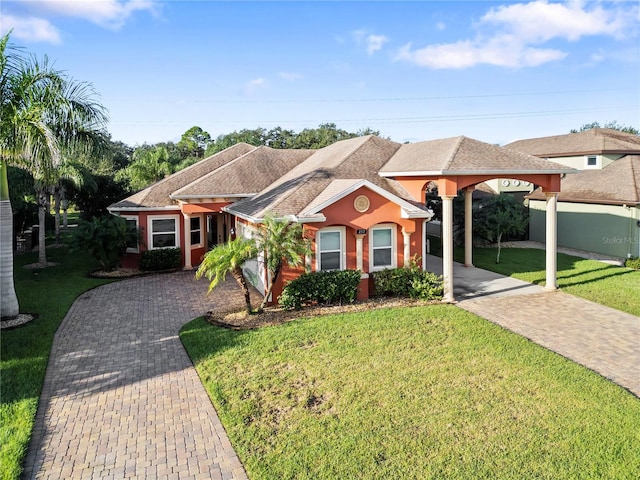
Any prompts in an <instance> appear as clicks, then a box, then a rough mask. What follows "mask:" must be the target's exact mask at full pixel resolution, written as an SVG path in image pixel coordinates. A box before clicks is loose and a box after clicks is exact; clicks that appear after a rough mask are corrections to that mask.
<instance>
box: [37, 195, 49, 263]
mask: <svg viewBox="0 0 640 480" xmlns="http://www.w3.org/2000/svg"><path fill="white" fill-rule="evenodd" d="M47 197H48V193H47V190H46V188H41V189H40V191H39V192H38V263H39V264H40V265H41V266H43V267H45V266H46V265H47V248H46V245H45V240H44V238H45V235H44V228H45V226H44V224H45V217H46V213H47Z"/></svg>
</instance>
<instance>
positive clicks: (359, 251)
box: [356, 234, 364, 272]
mask: <svg viewBox="0 0 640 480" xmlns="http://www.w3.org/2000/svg"><path fill="white" fill-rule="evenodd" d="M363 238H364V235H360V234H356V268H357V269H358V270H360V271H361V272H364V268H363V267H364V260H363V247H362V245H363V242H362V239H363Z"/></svg>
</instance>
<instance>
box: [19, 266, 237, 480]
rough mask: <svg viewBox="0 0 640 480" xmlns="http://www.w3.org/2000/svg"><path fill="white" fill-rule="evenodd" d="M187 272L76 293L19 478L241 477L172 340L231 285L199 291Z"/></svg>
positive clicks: (232, 293)
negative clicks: (207, 292)
mask: <svg viewBox="0 0 640 480" xmlns="http://www.w3.org/2000/svg"><path fill="white" fill-rule="evenodd" d="M205 292H206V283H204V281H202V282H196V281H195V280H194V278H193V272H180V273H176V274H168V275H167V274H165V275H153V276H147V277H140V278H135V279H129V280H124V281H121V282H116V283H112V284H108V285H104V286H101V287H98V288H96V289H94V290H91V291H89V292H86V293H85V294H83V295H81V296H80V297H78V299H77V300H76V301H75V303H74V304H73V306H72V307H71V309H70V310H69V312H68V313H67V316H66V317H65V319H64V321H63V323H62V325H61V326H60V328H59V329H58V332H57V333H56V337H55V340H54V343H53V349H52V352H51V357H50V360H49V366H48V368H47V373H46V377H45V382H44V387H43V392H42V395H41V398H40V405H39V407H38V413H37V416H36V424H35V428H34V431H33V436H32V439H31V444H30V446H29V451H28V453H27V458H26V461H25V471H24V474H23V478H26V479H31V478H39V479H56V480H59V479H104V480H108V479H124V478H138V479H145V480H146V479H155V478H162V479H180V480H185V479H199V478H202V479H204V478H206V479H245V478H247V477H246V474H245V472H244V469H243V467H242V464H241V463H240V461H239V459H238V457H237V456H236V454H235V453H234V451H233V449H232V447H231V444H230V443H229V440H228V438H227V436H226V433H225V431H224V429H223V427H222V425H221V423H220V421H219V419H218V416H217V414H216V412H215V410H214V408H213V406H212V405H211V402H210V400H209V397H208V396H207V393H206V391H205V390H204V388H203V386H202V384H201V382H200V379H199V378H198V376H197V374H196V371H195V369H194V368H193V366H192V364H191V361H190V359H189V357H188V356H187V354H186V352H185V350H184V348H183V346H182V343H181V342H180V339H179V337H178V332H179V330H180V327H181V326H182V325H183V324H184V323H186V322H188V321H189V320H191V319H193V318H195V317H198V316H200V315H202V314H203V313H204V312H206V311H207V310H211V309H212V307H213V306H216V305H217V306H223V307H224V308H229V307H230V306H233V305H234V304H236V303H237V304H238V305H239V306H241V305H242V304H243V299H242V297H241V294H240V291H239V289H237V288H236V287H235V283H234V282H227V283H226V284H225V285H224V286H220V287H218V288H217V289H216V290H215V291H214V292H213V293H212V295H211V296H209V298H206V297H205Z"/></svg>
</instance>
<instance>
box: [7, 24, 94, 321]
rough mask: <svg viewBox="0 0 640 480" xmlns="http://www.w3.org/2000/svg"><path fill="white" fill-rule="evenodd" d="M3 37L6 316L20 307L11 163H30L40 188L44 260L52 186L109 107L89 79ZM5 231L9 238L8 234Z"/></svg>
mask: <svg viewBox="0 0 640 480" xmlns="http://www.w3.org/2000/svg"><path fill="white" fill-rule="evenodd" d="M8 44H9V35H5V36H4V37H2V39H0V201H1V208H2V212H1V215H0V217H1V218H2V227H1V230H2V236H3V237H2V242H0V243H1V244H2V247H0V248H1V250H0V261H1V263H2V267H1V274H0V277H1V279H0V284H1V292H0V293H1V294H2V312H1V313H2V316H3V317H5V316H16V315H17V314H18V312H19V306H18V303H17V298H16V297H15V290H14V285H13V252H12V248H11V247H12V245H13V241H12V239H13V228H12V227H13V225H12V219H11V217H12V215H11V204H10V199H9V184H8V177H7V166H8V164H9V163H12V164H15V165H17V166H20V167H22V168H25V169H27V170H28V171H29V172H30V173H31V174H32V175H33V177H34V179H35V182H36V186H37V188H38V202H39V213H38V216H39V222H40V252H39V263H40V264H42V265H46V264H47V262H46V251H45V245H44V238H45V237H44V233H45V232H44V217H45V209H46V207H47V205H48V191H49V189H50V188H51V187H52V186H54V185H56V184H57V181H58V179H59V177H58V171H57V167H58V165H59V164H60V161H61V158H62V157H63V154H64V153H65V152H66V153H68V152H78V151H81V150H85V151H86V150H88V149H89V148H91V147H93V146H94V145H95V144H96V140H97V137H98V133H99V132H101V128H102V126H103V125H104V124H105V123H106V112H105V110H104V108H103V107H102V105H100V104H99V103H97V102H96V101H95V100H94V98H93V97H94V91H93V89H92V87H91V85H90V84H87V83H83V82H76V81H74V80H72V79H70V78H69V77H67V76H66V75H65V74H63V73H62V72H60V71H56V70H54V69H53V68H52V67H51V66H50V65H49V62H48V59H47V58H46V57H44V59H43V60H42V61H41V62H40V61H38V60H36V59H35V58H34V57H28V58H25V57H24V56H22V55H20V54H18V53H17V51H16V49H15V48H14V47H11V46H9V45H8ZM5 237H6V238H5Z"/></svg>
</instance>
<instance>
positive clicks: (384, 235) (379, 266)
mask: <svg viewBox="0 0 640 480" xmlns="http://www.w3.org/2000/svg"><path fill="white" fill-rule="evenodd" d="M370 235H371V237H370V239H369V253H370V254H369V262H370V264H371V265H370V270H371V271H375V270H383V269H385V268H395V267H396V264H397V258H396V257H397V255H396V227H395V225H378V226H376V227H373V228H371V231H370Z"/></svg>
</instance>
